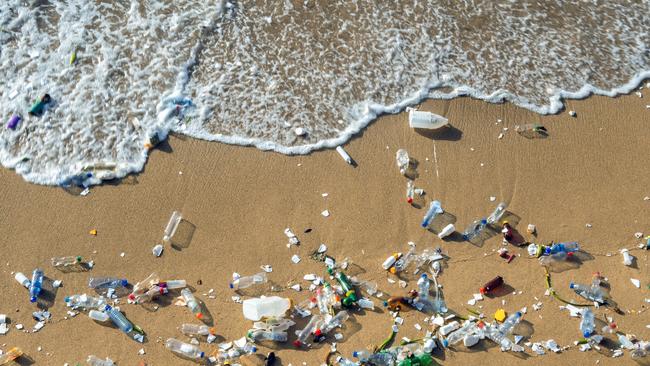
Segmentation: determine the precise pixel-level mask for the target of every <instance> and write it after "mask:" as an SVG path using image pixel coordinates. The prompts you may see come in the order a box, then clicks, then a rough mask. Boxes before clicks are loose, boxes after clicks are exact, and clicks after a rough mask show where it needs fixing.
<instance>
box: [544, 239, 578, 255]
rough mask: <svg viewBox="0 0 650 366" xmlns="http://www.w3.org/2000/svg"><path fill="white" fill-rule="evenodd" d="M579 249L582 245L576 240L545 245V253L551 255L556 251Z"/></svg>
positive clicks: (570, 251)
mask: <svg viewBox="0 0 650 366" xmlns="http://www.w3.org/2000/svg"><path fill="white" fill-rule="evenodd" d="M579 250H580V245H579V244H578V242H575V241H572V242H567V243H554V244H552V245H551V246H549V247H544V254H545V255H551V254H556V253H575V252H577V251H579Z"/></svg>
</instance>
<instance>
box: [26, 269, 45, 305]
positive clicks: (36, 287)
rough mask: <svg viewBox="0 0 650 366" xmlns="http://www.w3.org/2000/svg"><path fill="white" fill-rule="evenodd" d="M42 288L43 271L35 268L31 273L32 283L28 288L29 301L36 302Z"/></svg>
mask: <svg viewBox="0 0 650 366" xmlns="http://www.w3.org/2000/svg"><path fill="white" fill-rule="evenodd" d="M42 287H43V271H41V270H40V269H38V268H36V269H35V270H34V272H33V273H32V283H31V285H30V286H29V301H31V302H36V300H38V295H40V294H41V289H42Z"/></svg>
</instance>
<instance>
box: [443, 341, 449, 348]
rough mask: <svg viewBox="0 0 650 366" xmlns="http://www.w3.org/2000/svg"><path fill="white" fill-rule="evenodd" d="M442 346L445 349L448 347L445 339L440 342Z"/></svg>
mask: <svg viewBox="0 0 650 366" xmlns="http://www.w3.org/2000/svg"><path fill="white" fill-rule="evenodd" d="M442 346H443V347H447V346H449V341H448V340H446V339H443V340H442Z"/></svg>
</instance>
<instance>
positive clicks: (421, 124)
mask: <svg viewBox="0 0 650 366" xmlns="http://www.w3.org/2000/svg"><path fill="white" fill-rule="evenodd" d="M447 124H449V120H448V119H447V118H445V117H443V116H439V115H437V114H434V113H431V112H422V111H414V110H412V111H410V112H409V126H411V128H424V129H427V130H435V129H438V128H440V127H444V126H446V125H447Z"/></svg>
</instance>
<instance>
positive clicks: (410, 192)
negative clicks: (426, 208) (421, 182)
mask: <svg viewBox="0 0 650 366" xmlns="http://www.w3.org/2000/svg"><path fill="white" fill-rule="evenodd" d="M414 195H415V187H414V185H413V181H412V180H410V179H409V180H408V181H407V182H406V202H408V203H413V196H414Z"/></svg>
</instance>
